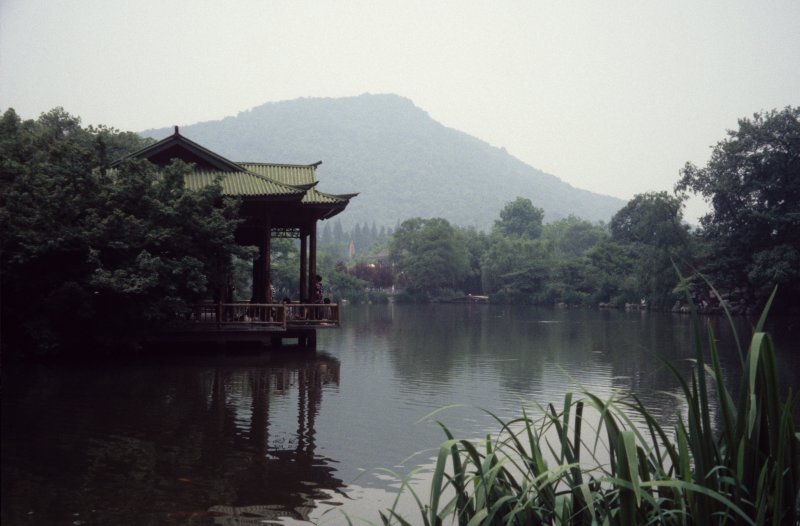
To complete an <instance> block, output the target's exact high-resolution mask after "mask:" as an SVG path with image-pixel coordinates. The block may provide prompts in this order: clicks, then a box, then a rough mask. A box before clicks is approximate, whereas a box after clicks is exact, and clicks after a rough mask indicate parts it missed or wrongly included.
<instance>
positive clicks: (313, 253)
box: [308, 221, 322, 301]
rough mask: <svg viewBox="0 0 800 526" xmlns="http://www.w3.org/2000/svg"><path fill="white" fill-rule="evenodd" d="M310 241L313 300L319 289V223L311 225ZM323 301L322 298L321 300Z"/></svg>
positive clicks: (310, 283) (311, 292)
mask: <svg viewBox="0 0 800 526" xmlns="http://www.w3.org/2000/svg"><path fill="white" fill-rule="evenodd" d="M308 239H309V254H308V283H309V296H308V298H309V299H310V300H313V299H314V298H313V295H314V294H316V287H317V279H316V278H317V222H316V221H314V222H313V223H312V224H311V233H310V234H309V235H308ZM320 301H322V298H320Z"/></svg>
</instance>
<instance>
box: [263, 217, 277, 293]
mask: <svg viewBox="0 0 800 526" xmlns="http://www.w3.org/2000/svg"><path fill="white" fill-rule="evenodd" d="M266 231H267V232H266V235H265V236H264V265H263V269H264V283H265V284H266V290H265V294H264V301H265V303H274V302H275V298H273V297H272V223H271V221H270V218H269V217H267V219H266Z"/></svg>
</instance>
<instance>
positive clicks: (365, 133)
mask: <svg viewBox="0 0 800 526" xmlns="http://www.w3.org/2000/svg"><path fill="white" fill-rule="evenodd" d="M174 124H178V125H180V126H181V133H182V134H183V135H185V136H187V137H189V138H190V139H192V140H194V141H196V142H198V143H200V144H202V145H203V146H206V147H208V148H210V149H211V150H213V151H215V152H218V153H220V154H222V155H224V156H226V157H228V158H230V159H231V160H234V161H260V162H276V163H291V164H310V163H313V162H316V161H319V160H322V161H323V164H322V166H321V167H320V168H319V170H318V172H317V174H318V177H319V179H320V185H319V188H320V189H321V190H322V191H325V192H331V193H349V192H360V195H359V196H358V197H357V198H356V199H354V200H353V201H352V202H351V204H350V206H349V207H348V209H347V212H346V213H345V214H343V215H342V216H341V221H342V223H343V224H344V226H345V227H348V228H349V227H351V226H352V225H354V224H356V223H367V224H372V223H373V222H375V223H377V225H378V226H387V227H395V226H396V225H397V224H398V223H399V222H400V221H402V220H405V219H407V218H410V217H443V218H446V219H448V220H449V221H451V222H453V223H454V224H457V225H461V226H476V227H478V228H480V229H488V228H489V227H490V226H491V224H492V221H493V220H494V219H495V218H496V216H497V211H498V210H500V209H501V208H502V207H503V206H504V205H505V204H506V203H507V202H509V201H511V200H513V199H515V198H516V197H519V196H521V197H526V198H529V199H530V200H531V201H532V203H533V204H534V205H535V206H537V207H539V208H542V209H543V210H544V211H545V221H553V220H557V219H560V218H563V217H566V216H568V215H570V214H574V215H577V216H579V217H582V218H584V219H587V220H590V221H597V220H604V221H608V220H609V219H610V218H611V216H612V215H613V214H614V213H615V212H616V211H617V210H619V209H620V208H622V206H623V205H624V204H625V203H624V201H622V200H621V199H617V198H613V197H609V196H604V195H599V194H595V193H592V192H588V191H585V190H581V189H578V188H574V187H572V186H570V185H568V184H566V183H565V182H563V181H561V180H560V179H558V178H557V177H555V176H553V175H550V174H546V173H544V172H542V171H540V170H537V169H536V168H533V167H531V166H529V165H527V164H525V163H523V162H522V161H520V160H519V159H517V158H515V157H513V156H512V155H509V154H508V153H507V152H506V151H505V150H503V149H501V148H497V147H494V146H491V145H489V144H488V143H486V142H484V141H482V140H480V139H477V138H475V137H472V136H469V135H467V134H465V133H462V132H459V131H457V130H454V129H452V128H447V127H445V126H443V125H442V124H440V123H438V122H436V121H435V120H433V119H431V118H430V117H429V116H428V114H427V113H426V112H425V111H423V110H422V109H420V108H418V107H416V106H415V105H414V104H413V102H411V101H410V100H408V99H405V98H402V97H399V96H397V95H369V94H365V95H361V96H358V97H347V98H337V99H332V98H326V99H323V98H306V99H297V100H292V101H285V102H276V103H268V104H264V105H262V106H258V107H256V108H253V109H251V110H248V111H244V112H241V113H239V114H238V115H236V116H235V117H228V118H225V119H222V120H219V121H210V122H203V123H197V124H192V125H184V123H174ZM169 133H172V128H171V127H170V128H162V129H155V130H147V131H145V132H142V135H144V136H147V137H153V138H156V139H160V138H163V137H165V136H166V135H168V134H169Z"/></svg>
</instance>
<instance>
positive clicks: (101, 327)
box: [0, 108, 247, 352]
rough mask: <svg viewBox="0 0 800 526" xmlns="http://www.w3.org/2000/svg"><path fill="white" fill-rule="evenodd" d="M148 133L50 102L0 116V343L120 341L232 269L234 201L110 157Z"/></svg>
mask: <svg viewBox="0 0 800 526" xmlns="http://www.w3.org/2000/svg"><path fill="white" fill-rule="evenodd" d="M145 144H147V141H145V140H143V139H141V138H139V137H138V136H137V135H135V134H132V133H127V132H119V131H117V130H114V129H111V128H106V127H100V128H94V127H88V128H83V127H82V126H81V125H80V119H78V118H76V117H73V116H71V115H69V114H68V113H66V112H65V111H64V110H63V109H61V108H56V109H54V110H52V111H50V112H48V113H45V114H43V115H42V116H41V117H40V118H39V119H37V120H27V121H23V120H21V119H20V118H19V117H18V116H17V115H16V113H15V112H14V111H13V110H7V111H6V112H5V113H4V114H3V116H2V118H1V119H0V159H2V165H0V222H2V224H3V229H2V233H0V258H1V259H0V264H2V284H1V286H2V291H3V301H2V317H3V329H4V330H3V343H4V349H7V348H8V347H7V344H11V346H12V347H13V348H15V349H19V350H21V351H23V352H30V351H31V350H32V349H38V350H46V349H55V348H60V349H64V348H79V347H85V348H92V347H96V346H102V345H106V346H111V345H115V346H117V345H125V344H126V343H129V342H133V341H135V340H136V339H138V337H139V336H141V335H142V334H144V333H146V331H149V330H151V329H152V328H154V327H156V326H158V325H159V324H160V323H163V322H165V321H168V320H170V319H172V318H174V317H176V316H180V315H181V314H183V313H184V312H185V311H186V308H187V303H188V302H190V301H195V300H198V299H201V298H203V297H204V296H205V295H206V294H208V293H209V291H210V290H212V289H213V288H214V287H216V286H219V285H221V284H223V280H225V279H227V276H229V275H230V272H229V271H230V265H231V257H230V256H231V255H232V254H240V255H242V256H243V257H246V256H247V250H245V249H243V248H241V247H238V246H237V245H236V244H235V242H234V231H235V228H236V225H237V224H238V219H237V209H238V204H237V203H235V202H232V201H227V200H224V199H222V196H221V188H220V187H219V185H212V186H209V187H207V188H205V189H204V190H202V191H198V192H191V191H188V190H187V189H186V188H185V187H184V175H185V174H186V173H187V171H188V170H190V169H191V168H190V167H189V166H188V165H186V164H183V163H175V164H173V165H171V166H169V167H168V168H167V169H165V170H158V169H157V168H156V167H155V166H153V165H151V164H149V163H147V162H145V161H125V162H123V163H122V164H120V165H118V166H116V167H115V168H113V169H107V168H106V167H107V166H108V164H109V162H111V161H112V160H114V159H115V158H119V157H121V156H122V155H124V154H125V153H129V152H132V151H134V150H136V149H138V148H140V147H142V146H143V145H145Z"/></svg>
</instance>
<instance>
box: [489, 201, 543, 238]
mask: <svg viewBox="0 0 800 526" xmlns="http://www.w3.org/2000/svg"><path fill="white" fill-rule="evenodd" d="M543 219H544V210H542V209H541V208H536V207H534V206H533V203H532V202H531V200H530V199H526V198H524V197H517V198H516V199H515V200H514V201H512V202H510V203H508V204H506V206H505V207H504V208H503V209H502V210H501V211H500V219H498V220H496V221H495V222H494V230H495V232H497V233H500V234H502V235H505V236H516V237H523V238H527V239H536V238H538V237H539V236H540V235H541V233H542V220H543Z"/></svg>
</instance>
